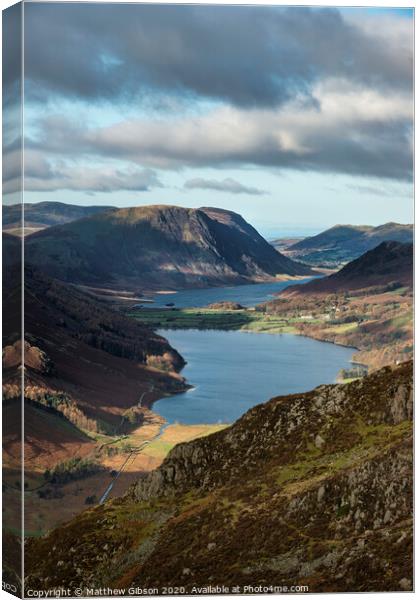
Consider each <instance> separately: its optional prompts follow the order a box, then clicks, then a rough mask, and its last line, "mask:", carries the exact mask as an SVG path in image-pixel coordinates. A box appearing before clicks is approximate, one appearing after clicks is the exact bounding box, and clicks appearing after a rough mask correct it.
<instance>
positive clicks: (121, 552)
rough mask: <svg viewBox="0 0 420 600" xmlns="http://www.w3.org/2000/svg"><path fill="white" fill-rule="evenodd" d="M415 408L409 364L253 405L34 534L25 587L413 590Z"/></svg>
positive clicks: (30, 544) (30, 545) (28, 557)
mask: <svg viewBox="0 0 420 600" xmlns="http://www.w3.org/2000/svg"><path fill="white" fill-rule="evenodd" d="M411 419H412V364H411V363H405V364H404V365H402V366H400V367H398V368H395V369H391V368H385V369H382V370H380V371H378V372H376V373H374V374H372V375H369V376H367V377H365V378H364V379H362V380H360V381H356V382H353V383H352V384H349V385H330V386H320V387H318V388H316V389H315V390H313V391H312V392H308V393H306V394H299V395H292V396H286V397H280V398H275V399H273V400H271V401H269V402H267V403H266V404H262V405H260V406H256V407H254V408H253V409H251V410H250V411H248V412H247V413H246V414H245V415H244V416H243V417H242V418H241V419H239V421H237V422H236V423H235V424H234V425H232V426H231V427H230V428H228V429H225V430H223V431H221V432H218V433H216V434H213V435H211V436H209V437H207V438H202V439H199V440H195V441H193V442H190V443H187V444H181V445H179V446H177V447H175V448H174V449H173V450H172V452H171V453H170V454H169V455H168V457H167V458H166V459H165V461H164V462H163V463H162V465H161V467H160V468H159V469H157V470H156V471H154V472H153V473H151V474H150V475H148V476H147V477H146V478H144V479H143V480H141V481H139V483H138V484H136V485H135V486H134V487H133V488H132V490H131V491H130V492H129V493H128V494H127V495H126V496H125V497H124V498H122V499H119V500H116V501H113V502H110V503H107V504H106V505H105V506H101V507H98V508H96V509H92V510H89V511H86V512H85V513H83V514H82V515H80V516H79V517H78V518H77V519H75V520H74V521H72V522H71V523H69V524H68V525H66V526H65V527H62V528H60V529H57V530H55V531H53V532H51V533H50V534H49V535H48V536H46V537H45V538H42V539H38V540H35V539H33V540H31V541H30V542H28V545H27V548H28V549H27V558H26V565H27V568H28V569H29V576H28V583H27V584H28V585H30V586H31V587H34V586H37V587H39V588H42V589H44V588H45V587H53V586H59V585H64V586H71V585H75V586H76V585H77V586H81V587H83V586H92V585H95V586H99V585H101V586H104V585H113V586H121V585H126V586H129V585H141V587H146V586H147V587H150V586H163V585H181V586H185V587H186V589H187V590H190V589H191V587H192V586H206V585H212V584H216V583H217V584H218V585H227V586H233V585H239V586H244V585H250V584H251V585H254V586H257V585H273V586H276V585H289V586H290V585H306V586H308V588H309V591H312V592H337V591H347V592H350V591H385V590H388V591H389V590H396V591H398V590H407V589H412V422H411ZM105 547H106V551H105V550H104V548H105ZM59 561H60V564H61V565H62V566H61V567H60V568H59V569H58V568H57V564H58V562H59Z"/></svg>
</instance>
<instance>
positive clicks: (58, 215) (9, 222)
mask: <svg viewBox="0 0 420 600" xmlns="http://www.w3.org/2000/svg"><path fill="white" fill-rule="evenodd" d="M23 206H24V214H25V231H26V233H32V232H33V231H38V230H40V229H45V228H46V227H51V226H53V225H62V224H64V223H70V222H71V221H76V220H77V219H82V218H83V217H88V216H90V215H95V214H98V213H101V212H104V211H109V210H114V207H112V206H78V205H76V204H65V203H64V202H36V203H35V204H28V203H25V204H24V205H23ZM21 219H22V205H21V204H13V205H10V206H8V205H3V230H4V231H9V232H13V233H15V234H18V235H20V228H21Z"/></svg>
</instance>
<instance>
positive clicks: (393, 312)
mask: <svg viewBox="0 0 420 600" xmlns="http://www.w3.org/2000/svg"><path fill="white" fill-rule="evenodd" d="M257 311H261V312H262V313H264V314H265V315H266V317H268V318H273V317H275V318H277V319H283V320H284V321H285V322H287V323H292V322H293V324H294V327H295V329H296V330H297V332H299V333H301V334H302V335H307V336H309V337H313V338H315V339H319V340H322V341H328V342H334V343H337V344H343V345H345V346H350V347H354V348H356V349H357V350H358V352H357V353H356V354H355V360H357V361H358V362H360V363H363V364H364V365H366V366H367V367H368V368H369V369H375V368H379V367H382V366H385V365H388V364H396V363H398V362H401V361H404V360H407V359H408V358H410V357H412V356H413V244H401V243H398V242H383V243H382V244H380V245H379V246H378V247H376V248H374V249H373V250H370V251H368V252H366V253H365V254H364V255H363V256H361V257H360V258H357V259H356V260H354V261H352V262H350V263H348V264H347V265H345V266H344V267H343V268H342V269H341V270H340V271H338V272H337V273H334V274H333V275H330V276H329V277H324V278H322V279H317V280H313V281H310V282H309V283H307V284H304V285H301V286H296V285H295V286H290V287H288V288H287V289H286V290H284V291H283V292H282V293H281V294H280V295H279V296H278V298H276V299H275V300H272V301H270V302H267V303H265V304H262V305H260V306H258V307H257Z"/></svg>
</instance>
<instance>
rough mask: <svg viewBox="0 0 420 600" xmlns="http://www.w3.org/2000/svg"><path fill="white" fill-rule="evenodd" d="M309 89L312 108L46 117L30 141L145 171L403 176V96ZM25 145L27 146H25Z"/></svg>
mask: <svg viewBox="0 0 420 600" xmlns="http://www.w3.org/2000/svg"><path fill="white" fill-rule="evenodd" d="M341 87H342V84H341V82H340V81H337V82H335V84H333V83H332V82H330V83H329V85H328V86H320V88H319V89H317V90H315V93H316V99H317V102H318V104H319V108H315V107H313V106H306V107H302V106H301V105H300V104H299V102H292V103H289V104H287V105H285V106H284V107H283V108H281V109H264V110H261V109H258V110H257V109H253V110H251V109H249V108H248V109H241V108H233V107H220V108H217V109H215V110H213V111H211V112H208V113H206V114H204V115H202V116H200V117H196V118H193V119H192V118H189V117H188V116H184V117H179V118H178V119H173V118H171V119H151V118H149V119H138V120H132V121H123V122H121V123H118V124H115V125H112V126H110V127H102V128H91V129H86V128H82V127H80V126H75V125H73V124H72V123H71V122H69V121H66V120H63V119H56V118H50V119H47V120H46V121H45V122H44V123H43V132H44V133H43V135H42V136H41V137H40V138H39V140H37V142H32V144H33V145H34V146H35V147H37V146H38V147H39V148H42V149H43V150H44V151H48V152H50V153H52V154H57V155H60V154H63V155H70V156H71V155H74V156H80V155H86V156H91V157H95V156H100V157H102V158H108V159H109V158H112V159H119V160H125V161H129V162H131V163H134V164H138V165H141V166H148V167H150V168H163V169H179V168H182V167H184V166H190V167H206V166H211V167H226V168H229V167H232V166H236V167H238V166H239V167H241V166H246V165H257V166H266V167H277V168H280V169H287V168H290V169H299V170H303V171H322V172H331V173H334V172H338V173H347V174H352V175H364V176H369V177H384V178H391V179H401V180H410V179H411V177H412V145H411V144H412V105H411V97H410V95H404V94H402V95H400V94H396V95H391V94H389V95H387V96H386V97H384V96H383V95H381V94H378V93H373V92H371V91H368V92H366V90H364V89H363V88H356V89H353V90H352V91H351V93H350V90H349V89H347V88H346V89H344V90H342V89H341ZM27 147H30V144H27Z"/></svg>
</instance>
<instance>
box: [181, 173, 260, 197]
mask: <svg viewBox="0 0 420 600" xmlns="http://www.w3.org/2000/svg"><path fill="white" fill-rule="evenodd" d="M184 188H186V189H188V190H196V189H202V190H214V191H216V192H229V193H230V194H249V195H251V196H262V195H264V194H266V193H267V192H266V191H264V190H260V189H258V188H254V187H248V186H246V185H242V183H239V181H235V179H231V178H230V177H227V178H226V179H223V180H222V181H217V180H216V179H202V178H201V177H197V178H195V179H188V181H186V182H185V183H184Z"/></svg>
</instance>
